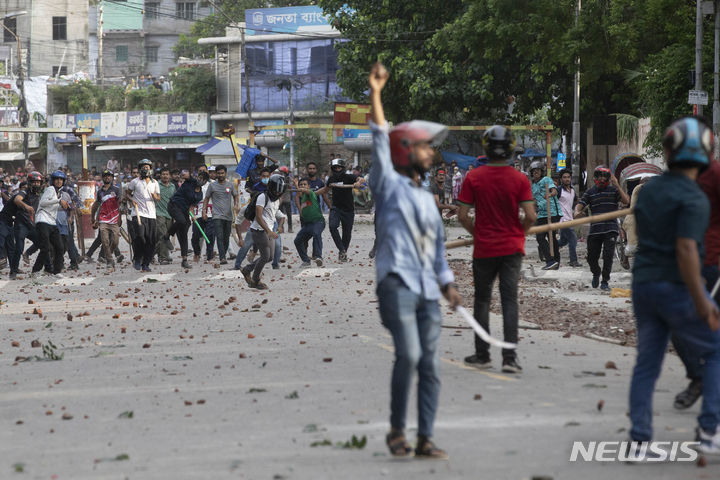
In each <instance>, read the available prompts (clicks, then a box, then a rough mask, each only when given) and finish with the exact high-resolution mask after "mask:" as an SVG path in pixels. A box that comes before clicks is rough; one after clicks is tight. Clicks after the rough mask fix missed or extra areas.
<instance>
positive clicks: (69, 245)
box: [56, 185, 82, 270]
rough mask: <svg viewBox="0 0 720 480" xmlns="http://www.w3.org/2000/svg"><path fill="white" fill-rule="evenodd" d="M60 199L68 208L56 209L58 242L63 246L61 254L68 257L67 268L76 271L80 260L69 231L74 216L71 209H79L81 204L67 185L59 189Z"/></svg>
mask: <svg viewBox="0 0 720 480" xmlns="http://www.w3.org/2000/svg"><path fill="white" fill-rule="evenodd" d="M71 193H72V194H71ZM73 196H74V197H75V198H76V202H73ZM60 198H62V199H63V200H65V202H66V203H67V205H68V206H67V208H59V209H58V211H57V216H56V222H57V223H56V224H57V227H58V231H59V232H60V240H61V241H62V244H63V252H67V253H68V257H69V258H70V266H69V267H68V268H69V269H70V270H78V269H79V266H78V263H79V262H81V261H82V260H81V258H80V254H79V253H78V251H77V248H75V241H74V239H73V237H72V230H71V229H70V227H71V225H72V218H73V215H74V210H73V207H74V206H75V207H77V208H79V207H80V206H82V203H81V202H80V199H79V198H77V195H76V194H75V191H74V190H72V189H70V188H69V187H68V186H67V185H63V187H62V188H61V189H60Z"/></svg>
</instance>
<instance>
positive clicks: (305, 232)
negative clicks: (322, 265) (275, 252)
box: [295, 220, 325, 262]
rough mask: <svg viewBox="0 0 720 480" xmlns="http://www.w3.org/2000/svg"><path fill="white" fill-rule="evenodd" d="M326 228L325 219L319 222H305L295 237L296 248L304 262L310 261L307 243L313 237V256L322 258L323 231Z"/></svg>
mask: <svg viewBox="0 0 720 480" xmlns="http://www.w3.org/2000/svg"><path fill="white" fill-rule="evenodd" d="M323 230H325V220H321V221H319V222H312V223H305V224H303V226H302V228H301V229H300V231H299V232H298V234H297V236H296V237H295V248H297V251H298V255H300V259H301V260H302V261H303V262H309V261H310V257H308V254H307V243H308V241H309V240H310V239H311V238H312V241H313V257H315V258H322V232H323Z"/></svg>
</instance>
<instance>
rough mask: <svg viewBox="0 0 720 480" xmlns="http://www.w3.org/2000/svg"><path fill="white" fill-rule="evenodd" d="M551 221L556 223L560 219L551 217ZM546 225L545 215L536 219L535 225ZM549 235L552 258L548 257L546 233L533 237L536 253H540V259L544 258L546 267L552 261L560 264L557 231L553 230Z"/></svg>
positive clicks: (548, 246) (548, 249) (548, 247)
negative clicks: (551, 245) (551, 243)
mask: <svg viewBox="0 0 720 480" xmlns="http://www.w3.org/2000/svg"><path fill="white" fill-rule="evenodd" d="M552 221H553V223H557V222H559V221H560V217H559V216H555V217H552ZM547 223H548V219H547V215H543V216H542V217H538V219H537V222H536V223H535V225H547ZM550 234H551V235H552V242H553V254H554V255H553V256H550V244H549V243H548V233H547V232H546V233H538V234H537V235H535V240H537V243H538V251H539V252H540V258H545V259H546V262H547V263H548V265H549V264H550V263H552V261H553V260H554V261H556V262H558V263H560V245H559V244H558V239H557V231H556V230H553V231H552V232H550Z"/></svg>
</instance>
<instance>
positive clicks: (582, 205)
mask: <svg viewBox="0 0 720 480" xmlns="http://www.w3.org/2000/svg"><path fill="white" fill-rule="evenodd" d="M593 178H594V180H595V185H594V186H592V187H590V188H588V189H587V190H586V191H585V193H584V194H583V196H582V198H581V199H580V202H578V204H577V206H576V207H575V217H580V216H582V215H583V211H584V210H585V209H586V208H588V207H590V211H591V212H592V214H593V215H599V214H603V213H609V212H615V211H617V210H618V203H619V202H622V203H624V204H625V205H629V204H630V198H629V197H628V195H627V193H625V192H624V191H622V190H621V189H620V185H619V184H618V181H617V178H615V175H612V174H611V173H610V169H609V168H607V167H604V166H599V167H596V168H595V173H594V174H593ZM610 183H612V185H610ZM618 232H619V230H618V222H617V220H616V219H613V220H605V221H599V222H593V223H591V224H590V233H588V238H587V260H588V264H590V271H591V272H592V275H593V278H592V287H593V288H597V287H598V284H599V285H600V289H601V290H603V291H606V292H609V291H610V286H609V285H608V282H609V281H610V272H612V264H613V257H614V256H615V240H616V239H617V236H618ZM601 251H602V257H603V267H602V271H601V270H600V262H599V260H600V252H601ZM601 273H602V283H600V274H601Z"/></svg>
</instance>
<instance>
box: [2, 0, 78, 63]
mask: <svg viewBox="0 0 720 480" xmlns="http://www.w3.org/2000/svg"><path fill="white" fill-rule="evenodd" d="M0 17H2V23H3V28H2V35H0V40H2V43H0V76H10V75H13V74H16V73H17V63H18V54H17V48H18V47H17V45H18V39H19V41H20V50H21V57H22V63H23V68H24V74H25V76H26V77H31V76H44V75H47V76H50V75H58V74H59V75H66V74H72V73H75V72H87V70H88V0H3V1H2V2H0Z"/></svg>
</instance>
